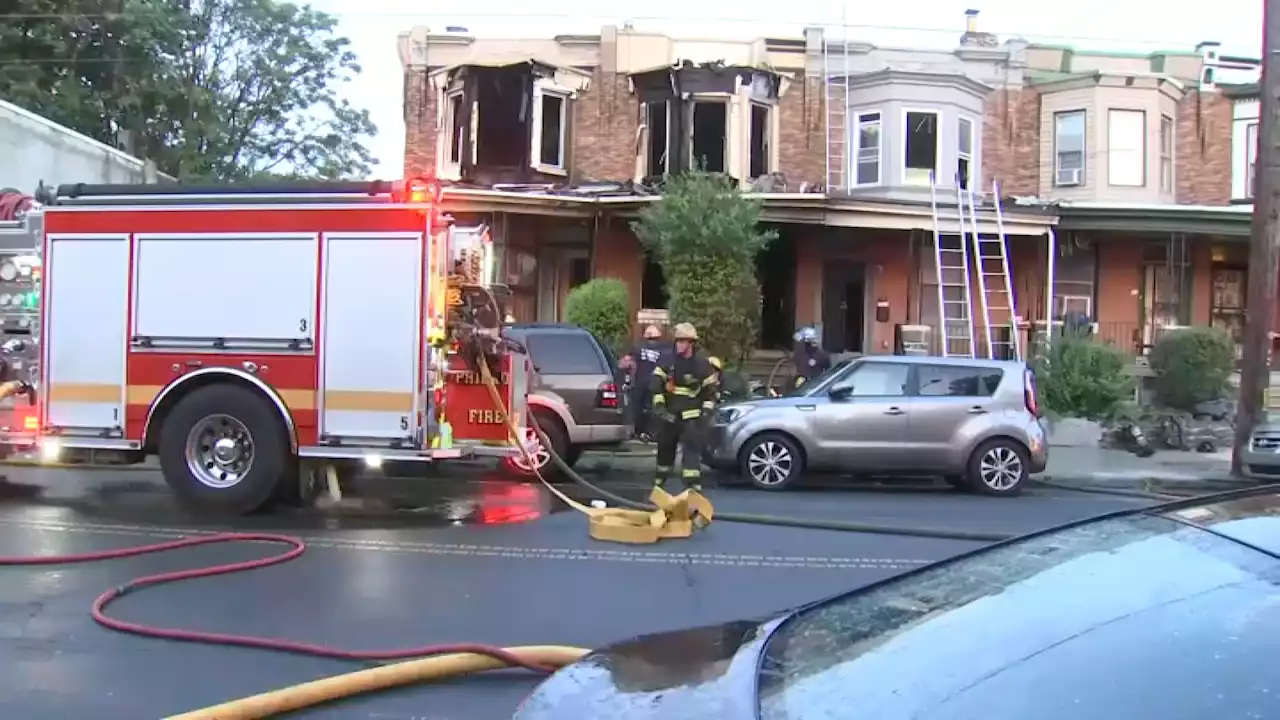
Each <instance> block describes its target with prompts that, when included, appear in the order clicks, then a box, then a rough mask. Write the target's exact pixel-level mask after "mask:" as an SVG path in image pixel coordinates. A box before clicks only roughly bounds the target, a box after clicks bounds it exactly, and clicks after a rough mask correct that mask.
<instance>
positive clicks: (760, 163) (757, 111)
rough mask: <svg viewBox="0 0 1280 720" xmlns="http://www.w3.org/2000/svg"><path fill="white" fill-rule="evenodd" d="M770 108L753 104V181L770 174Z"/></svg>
mask: <svg viewBox="0 0 1280 720" xmlns="http://www.w3.org/2000/svg"><path fill="white" fill-rule="evenodd" d="M769 132H770V130H769V106H768V105H759V104H756V103H752V104H751V167H750V169H749V172H750V174H751V179H753V180H754V179H755V178H758V177H760V176H761V175H767V174H768V173H769Z"/></svg>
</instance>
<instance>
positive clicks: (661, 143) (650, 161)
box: [642, 100, 672, 177]
mask: <svg viewBox="0 0 1280 720" xmlns="http://www.w3.org/2000/svg"><path fill="white" fill-rule="evenodd" d="M642 107H643V108H644V118H643V119H642V120H643V122H644V125H645V128H646V129H647V131H648V132H647V137H646V139H645V148H644V153H645V176H646V177H662V176H665V175H666V174H667V173H669V172H671V140H672V138H671V135H672V133H671V101H670V100H653V101H650V102H647V103H643V105H642Z"/></svg>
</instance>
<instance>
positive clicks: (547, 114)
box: [537, 91, 569, 169]
mask: <svg viewBox="0 0 1280 720" xmlns="http://www.w3.org/2000/svg"><path fill="white" fill-rule="evenodd" d="M541 97H542V99H541V105H542V108H541V111H540V119H541V124H540V125H539V137H538V138H537V148H538V164H539V165H542V166H546V167H552V168H557V169H562V168H564V150H565V125H566V124H567V123H566V122H565V120H566V117H565V116H566V112H565V110H566V108H567V106H568V104H569V103H568V102H567V100H566V98H565V97H564V96H562V95H554V94H551V93H548V92H546V91H543V92H542V93H541Z"/></svg>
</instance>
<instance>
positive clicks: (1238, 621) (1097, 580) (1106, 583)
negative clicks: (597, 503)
mask: <svg viewBox="0 0 1280 720" xmlns="http://www.w3.org/2000/svg"><path fill="white" fill-rule="evenodd" d="M1278 583H1280V562H1278V561H1277V560H1276V559H1275V558H1273V557H1271V556H1269V555H1264V554H1262V553H1259V552H1257V551H1254V550H1252V549H1249V548H1247V547H1245V546H1243V545H1240V544H1237V543H1234V542H1231V541H1229V540H1226V539H1223V538H1220V537H1218V536H1216V535H1212V534H1209V533H1205V532H1203V531H1201V530H1196V529H1192V528H1189V527H1187V526H1185V525H1182V524H1180V523H1175V522H1173V521H1170V520H1166V519H1163V518H1156V517H1149V516H1143V517H1137V518H1123V519H1116V520H1108V521H1102V522H1098V523H1093V524H1089V525H1083V526H1079V527H1076V528H1071V529H1067V530H1063V531H1060V532H1056V533H1052V534H1049V535H1044V536H1041V537H1037V538H1032V539H1029V540H1027V541H1024V542H1020V543H1015V544H1011V545H1007V546H1004V547H1000V548H995V549H993V550H992V551H990V552H987V553H982V554H980V555H975V556H973V557H970V558H966V559H962V560H959V561H957V562H954V563H949V564H945V565H939V566H937V567H933V568H929V569H926V570H924V571H921V572H919V573H916V574H912V575H908V576H906V577H904V578H902V579H901V580H898V581H891V582H889V583H886V584H884V585H880V586H875V587H872V588H869V589H867V590H866V591H864V592H854V593H851V594H849V595H845V596H842V597H840V598H836V599H834V600H830V601H827V602H825V603H821V604H818V605H815V606H813V607H811V608H808V609H805V610H801V611H800V612H799V613H797V614H796V615H795V616H793V617H792V618H790V619H788V620H787V621H786V622H785V623H784V624H783V625H782V626H780V627H779V628H778V630H777V631H775V632H774V633H773V636H772V637H771V638H770V640H769V642H768V645H767V646H766V647H765V650H764V654H763V657H762V660H761V666H760V675H759V702H760V718H761V720H809V719H822V720H826V719H827V718H837V717H857V718H912V719H913V720H961V719H964V720H973V719H978V718H981V719H982V720H1028V719H1030V718H1034V719H1035V720H1068V719H1069V718H1070V719H1072V720H1075V719H1077V718H1090V720H1135V719H1136V718H1160V719H1161V720H1184V719H1186V720H1190V719H1193V718H1217V717H1223V718H1225V717H1259V718H1261V717H1280V692H1276V690H1277V685H1276V682H1275V679H1274V673H1273V659H1274V649H1275V648H1276V647H1277V645H1278V643H1280V613H1277V612H1275V607H1276V605H1277V603H1280V585H1278Z"/></svg>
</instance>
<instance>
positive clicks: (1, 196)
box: [0, 192, 31, 220]
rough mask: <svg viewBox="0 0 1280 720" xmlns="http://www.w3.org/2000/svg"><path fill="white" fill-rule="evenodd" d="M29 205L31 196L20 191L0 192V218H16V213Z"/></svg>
mask: <svg viewBox="0 0 1280 720" xmlns="http://www.w3.org/2000/svg"><path fill="white" fill-rule="evenodd" d="M30 207H31V198H30V197H28V196H26V195H23V194H22V193H14V192H8V193H0V220H17V219H18V213H20V212H22V211H24V210H27V209H28V208H30Z"/></svg>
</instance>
